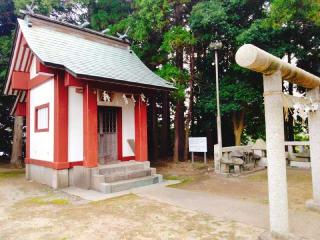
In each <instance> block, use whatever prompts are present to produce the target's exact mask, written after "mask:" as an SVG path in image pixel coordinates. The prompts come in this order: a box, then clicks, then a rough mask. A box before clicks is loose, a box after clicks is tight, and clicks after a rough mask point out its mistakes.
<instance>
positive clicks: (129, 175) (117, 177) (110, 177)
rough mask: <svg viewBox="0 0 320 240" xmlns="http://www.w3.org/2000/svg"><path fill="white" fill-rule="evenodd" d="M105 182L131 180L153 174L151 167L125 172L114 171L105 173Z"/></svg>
mask: <svg viewBox="0 0 320 240" xmlns="http://www.w3.org/2000/svg"><path fill="white" fill-rule="evenodd" d="M104 176H105V182H106V183H110V182H116V181H122V180H129V179H133V178H141V177H147V176H151V169H143V170H134V171H126V172H125V173H120V174H119V173H117V174H115V173H112V174H104Z"/></svg>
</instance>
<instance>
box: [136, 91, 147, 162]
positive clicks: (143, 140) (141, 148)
mask: <svg viewBox="0 0 320 240" xmlns="http://www.w3.org/2000/svg"><path fill="white" fill-rule="evenodd" d="M134 118H135V119H134V122H135V159H136V160H137V161H147V160H148V134H147V105H146V103H145V102H143V101H142V100H141V98H140V97H139V100H137V102H136V104H135V107H134Z"/></svg>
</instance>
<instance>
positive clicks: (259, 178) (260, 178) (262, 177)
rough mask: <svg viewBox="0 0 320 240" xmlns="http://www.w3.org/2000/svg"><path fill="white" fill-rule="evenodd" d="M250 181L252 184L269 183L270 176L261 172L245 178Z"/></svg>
mask: <svg viewBox="0 0 320 240" xmlns="http://www.w3.org/2000/svg"><path fill="white" fill-rule="evenodd" d="M244 178H246V179H247V180H249V181H252V182H267V181H268V175H267V172H266V171H265V172H259V173H254V174H252V175H248V176H245V177H244Z"/></svg>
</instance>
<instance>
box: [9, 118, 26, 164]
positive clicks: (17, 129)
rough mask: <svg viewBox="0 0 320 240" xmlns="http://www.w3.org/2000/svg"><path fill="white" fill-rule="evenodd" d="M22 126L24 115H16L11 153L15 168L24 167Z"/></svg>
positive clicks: (11, 161)
mask: <svg viewBox="0 0 320 240" xmlns="http://www.w3.org/2000/svg"><path fill="white" fill-rule="evenodd" d="M22 127H23V117H22V116H16V117H15V119H14V135H13V144H12V153H11V160H10V163H11V166H12V167H14V168H22V134H23V132H22Z"/></svg>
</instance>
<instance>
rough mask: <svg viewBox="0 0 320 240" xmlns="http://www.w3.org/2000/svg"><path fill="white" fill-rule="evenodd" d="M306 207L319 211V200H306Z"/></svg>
mask: <svg viewBox="0 0 320 240" xmlns="http://www.w3.org/2000/svg"><path fill="white" fill-rule="evenodd" d="M306 207H307V208H308V209H310V210H314V211H317V212H319V213H320V201H315V200H313V199H310V200H308V201H307V202H306Z"/></svg>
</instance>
